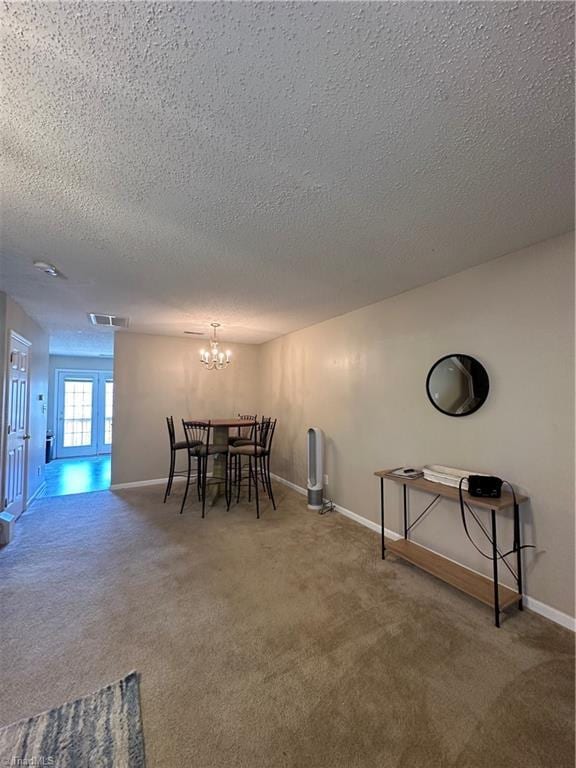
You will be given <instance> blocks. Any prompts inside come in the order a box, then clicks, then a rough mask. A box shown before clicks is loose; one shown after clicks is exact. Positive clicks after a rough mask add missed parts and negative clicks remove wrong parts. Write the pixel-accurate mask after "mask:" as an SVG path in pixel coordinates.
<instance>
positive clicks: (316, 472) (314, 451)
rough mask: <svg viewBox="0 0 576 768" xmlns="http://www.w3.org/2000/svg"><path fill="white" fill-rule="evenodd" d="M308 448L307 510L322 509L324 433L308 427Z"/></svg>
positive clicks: (316, 428)
mask: <svg viewBox="0 0 576 768" xmlns="http://www.w3.org/2000/svg"><path fill="white" fill-rule="evenodd" d="M306 445H307V448H308V485H307V488H308V509H316V510H318V509H322V502H323V497H324V488H323V485H322V483H323V479H324V433H323V432H322V430H321V429H319V428H318V427H310V429H309V430H308V435H307V439H306Z"/></svg>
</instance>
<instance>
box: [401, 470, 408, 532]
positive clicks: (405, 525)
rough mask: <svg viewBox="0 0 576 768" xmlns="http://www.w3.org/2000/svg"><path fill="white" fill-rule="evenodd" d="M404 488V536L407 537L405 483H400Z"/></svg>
mask: <svg viewBox="0 0 576 768" xmlns="http://www.w3.org/2000/svg"><path fill="white" fill-rule="evenodd" d="M402 487H403V489H404V538H405V539H407V538H408V501H407V498H406V493H407V491H406V483H403V485H402Z"/></svg>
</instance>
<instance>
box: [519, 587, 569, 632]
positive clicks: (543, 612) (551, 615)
mask: <svg viewBox="0 0 576 768" xmlns="http://www.w3.org/2000/svg"><path fill="white" fill-rule="evenodd" d="M524 605H525V606H526V608H528V609H529V610H531V611H534V613H539V614H540V616H544V618H546V619H549V620H550V621H553V622H554V623H555V624H560V625H561V626H562V627H566V629H570V630H572V632H576V618H572V616H569V615H568V614H567V613H562V611H559V610H558V609H557V608H552V606H551V605H546V603H541V602H540V600H536V599H535V598H534V597H529V596H528V595H524Z"/></svg>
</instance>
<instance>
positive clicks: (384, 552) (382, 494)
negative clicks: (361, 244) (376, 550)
mask: <svg viewBox="0 0 576 768" xmlns="http://www.w3.org/2000/svg"><path fill="white" fill-rule="evenodd" d="M380 529H381V533H380V536H381V537H382V560H385V559H386V544H385V542H384V478H383V477H381V478H380Z"/></svg>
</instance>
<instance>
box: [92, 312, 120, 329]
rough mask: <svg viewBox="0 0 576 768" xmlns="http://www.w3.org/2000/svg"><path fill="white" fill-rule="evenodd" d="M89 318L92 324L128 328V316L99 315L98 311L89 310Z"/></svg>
mask: <svg viewBox="0 0 576 768" xmlns="http://www.w3.org/2000/svg"><path fill="white" fill-rule="evenodd" d="M88 319H89V320H90V322H91V323H92V325H104V326H106V327H108V328H128V318H127V317H117V316H116V315H98V314H96V312H89V313H88Z"/></svg>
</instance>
